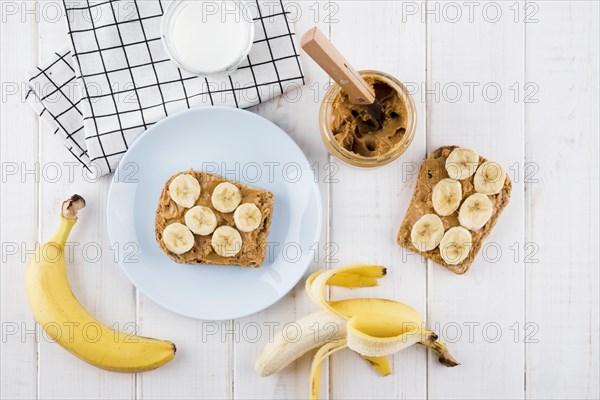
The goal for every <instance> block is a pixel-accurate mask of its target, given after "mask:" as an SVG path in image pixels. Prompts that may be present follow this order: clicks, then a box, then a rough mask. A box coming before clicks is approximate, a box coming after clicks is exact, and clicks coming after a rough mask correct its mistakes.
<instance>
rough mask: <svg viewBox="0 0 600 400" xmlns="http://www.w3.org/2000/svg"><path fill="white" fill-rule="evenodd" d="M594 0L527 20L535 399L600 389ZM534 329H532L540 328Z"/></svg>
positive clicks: (530, 350)
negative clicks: (531, 93) (533, 90)
mask: <svg viewBox="0 0 600 400" xmlns="http://www.w3.org/2000/svg"><path fill="white" fill-rule="evenodd" d="M599 12H600V10H599V6H598V3H597V2H587V1H575V2H566V1H560V2H552V3H550V2H544V3H541V4H540V7H539V12H538V13H537V19H538V20H539V23H532V24H528V25H527V53H526V54H527V60H526V65H527V69H526V80H527V81H528V82H531V83H532V84H533V86H532V87H534V88H536V89H537V88H539V91H538V93H539V94H538V95H537V96H535V97H534V98H532V99H531V101H529V102H527V103H526V111H527V122H526V132H527V137H526V148H527V154H526V160H527V163H528V164H527V166H528V168H527V169H526V171H527V175H526V176H523V179H524V180H525V185H526V193H527V196H526V206H527V208H528V220H527V221H526V226H527V228H526V229H527V230H526V233H527V241H528V242H529V243H531V244H532V246H531V249H532V250H537V251H536V252H535V254H531V260H530V262H528V263H527V264H526V269H527V276H526V284H527V285H526V294H527V297H526V302H525V305H526V309H525V313H526V316H527V321H528V322H529V323H530V326H531V328H530V329H529V333H530V334H532V336H531V338H529V340H528V341H527V342H526V343H525V346H526V351H527V353H526V354H527V397H528V398H530V399H550V398H554V399H567V398H568V399H593V398H600V367H599V363H600V358H599V357H598V352H599V348H598V347H599V341H600V338H599V336H598V335H599V333H598V332H599V331H600V326H599V315H600V310H599V309H598V304H599V297H598V296H599V290H598V285H599V281H600V277H599V275H598V263H599V261H598V218H599V216H598V170H599V167H598V131H599V129H600V128H599V125H598V109H599V107H600V105H599V99H598V95H599V85H600V80H599V76H598V75H599V73H600V72H599V71H600V64H599V61H598V49H599V48H600V43H599V37H600V32H599V29H598V19H599ZM534 333H535V334H534Z"/></svg>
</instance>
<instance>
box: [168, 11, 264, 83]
mask: <svg viewBox="0 0 600 400" xmlns="http://www.w3.org/2000/svg"><path fill="white" fill-rule="evenodd" d="M192 3H196V5H197V4H199V3H204V4H206V10H209V12H221V9H222V10H225V7H233V10H232V9H230V8H228V9H226V10H225V11H224V12H226V13H229V14H228V15H229V16H231V14H232V13H233V14H234V15H235V18H239V21H240V23H241V24H243V31H244V44H243V48H242V50H241V51H240V53H239V56H238V57H237V58H236V59H235V60H234V61H233V62H231V63H230V64H229V65H227V66H225V67H224V68H221V69H217V70H206V69H203V68H202V67H199V66H196V65H190V64H189V63H186V61H185V59H184V57H182V55H181V54H180V53H179V52H178V50H177V46H176V43H175V42H174V39H173V37H174V34H173V32H174V28H175V24H176V21H177V19H178V17H179V16H180V14H181V13H183V12H186V8H187V7H188V6H190V5H191V4H192ZM209 7H210V8H209ZM219 7H221V9H220V8H219ZM236 14H237V15H236ZM222 15H224V14H222ZM198 23H199V24H200V23H202V19H200V20H199V21H198ZM161 36H162V41H163V44H164V46H165V49H166V50H167V53H168V54H169V56H170V58H171V60H172V61H173V62H174V63H175V64H177V66H178V67H180V68H181V69H184V70H186V71H188V72H190V73H192V74H194V75H200V76H211V75H224V74H230V73H232V72H233V71H235V70H236V69H237V68H238V67H239V65H240V64H241V63H242V61H244V59H245V58H246V56H247V55H248V53H249V52H250V49H251V48H252V43H253V41H254V21H253V19H252V16H251V14H250V12H249V9H248V8H247V7H245V6H244V3H243V2H242V1H241V0H213V1H210V0H172V1H171V2H170V3H169V5H168V6H167V8H166V9H165V12H164V14H163V16H162V21H161ZM197 40H216V38H214V37H206V38H197Z"/></svg>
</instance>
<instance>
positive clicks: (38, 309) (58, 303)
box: [25, 195, 175, 372]
mask: <svg viewBox="0 0 600 400" xmlns="http://www.w3.org/2000/svg"><path fill="white" fill-rule="evenodd" d="M83 207H85V201H84V199H83V198H82V197H81V196H78V195H74V196H72V197H71V198H70V199H68V200H66V201H65V202H64V203H63V206H62V213H61V218H60V225H59V227H58V229H57V230H56V233H55V234H54V236H53V237H52V238H51V239H50V240H49V241H48V242H47V243H44V244H43V245H42V246H40V247H39V248H38V249H37V251H36V253H35V254H33V255H32V257H31V258H30V260H29V262H28V264H27V269H26V273H25V287H26V291H27V297H28V299H29V304H30V306H31V309H32V311H33V314H34V317H35V319H36V320H37V321H38V323H39V324H40V326H41V327H42V329H44V331H45V332H46V334H47V335H48V336H49V337H51V338H52V339H53V340H54V341H56V342H58V344H60V345H61V346H62V347H64V348H65V349H67V350H68V351H70V352H71V353H73V354H74V355H76V356H77V357H79V358H80V359H82V360H84V361H86V362H88V363H90V364H92V365H95V366H97V367H99V368H103V369H107V370H111V371H117V372H143V371H148V370H152V369H155V368H158V367H160V366H161V365H163V364H165V363H167V362H169V361H171V360H172V359H173V358H174V357H175V345H174V344H173V343H172V342H169V341H166V340H157V339H150V338H146V337H141V336H135V335H131V334H127V333H124V332H119V331H117V330H114V329H111V328H109V327H107V326H106V325H104V324H102V323H100V322H98V321H97V320H96V319H94V317H92V316H91V315H90V314H89V313H88V312H87V311H86V310H85V309H84V308H83V307H82V306H81V304H80V303H79V302H78V301H77V299H76V298H75V296H74V295H73V292H72V291H71V287H70V285H69V281H68V279H67V268H66V261H65V254H64V250H65V244H66V242H67V238H68V237H69V233H70V232H71V229H72V228H73V226H74V225H75V223H76V222H77V212H78V210H79V209H81V208H83Z"/></svg>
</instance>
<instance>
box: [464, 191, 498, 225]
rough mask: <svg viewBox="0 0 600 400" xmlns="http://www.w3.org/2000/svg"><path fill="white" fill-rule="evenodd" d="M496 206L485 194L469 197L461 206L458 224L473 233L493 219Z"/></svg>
mask: <svg viewBox="0 0 600 400" xmlns="http://www.w3.org/2000/svg"><path fill="white" fill-rule="evenodd" d="M493 211H494V206H493V205H492V201H491V200H490V198H489V197H487V196H486V195H485V194H481V193H475V194H472V195H471V196H469V197H467V199H466V200H465V201H464V202H463V203H462V206H460V211H459V212H458V222H460V224H461V225H462V226H464V227H465V228H467V229H470V230H472V231H476V230H477V229H481V228H482V227H483V226H484V225H485V224H486V223H487V222H488V221H489V219H490V218H491V217H492V212H493Z"/></svg>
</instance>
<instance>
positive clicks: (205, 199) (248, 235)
mask: <svg viewBox="0 0 600 400" xmlns="http://www.w3.org/2000/svg"><path fill="white" fill-rule="evenodd" d="M273 202H274V196H273V193H271V192H269V191H266V190H263V189H258V188H253V187H250V186H248V185H244V184H241V183H239V182H236V181H233V180H229V179H226V178H223V177H221V176H218V175H213V174H209V173H206V172H199V171H194V170H189V171H186V172H180V173H177V174H175V175H174V176H172V177H171V178H170V179H169V180H168V181H167V183H166V184H165V187H164V188H163V190H162V193H161V194H160V198H159V201H158V207H157V209H156V218H155V233H156V241H157V242H158V244H159V245H160V247H161V249H162V250H163V251H164V252H165V253H166V254H167V256H169V258H171V259H172V260H173V261H175V262H177V263H181V264H217V265H238V266H242V267H251V268H258V267H260V266H261V265H262V263H263V262H264V260H265V257H266V253H267V249H266V247H267V236H268V235H269V227H270V224H271V217H272V214H273Z"/></svg>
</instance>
